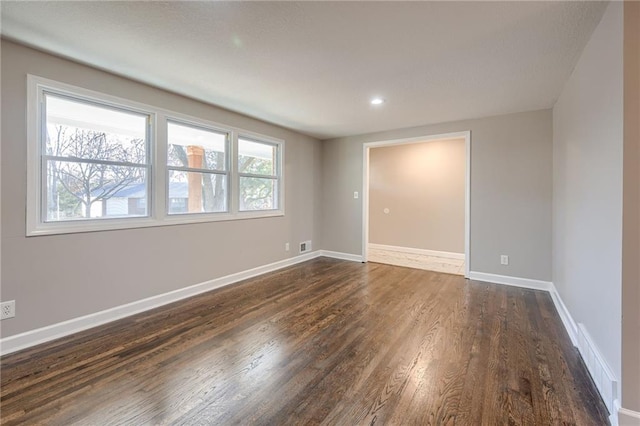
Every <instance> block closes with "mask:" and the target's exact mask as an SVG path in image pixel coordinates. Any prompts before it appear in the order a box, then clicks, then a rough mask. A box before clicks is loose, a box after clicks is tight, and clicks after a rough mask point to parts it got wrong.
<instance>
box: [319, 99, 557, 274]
mask: <svg viewBox="0 0 640 426" xmlns="http://www.w3.org/2000/svg"><path fill="white" fill-rule="evenodd" d="M465 130H470V131H471V236H470V240H471V253H470V267H471V271H474V272H485V273H493V274H500V275H508V276H514V277H520V278H529V279H538V280H545V281H550V280H551V194H552V191H551V185H552V177H551V164H552V161H551V155H552V154H551V152H552V126H551V110H541V111H533V112H526V113H518V114H508V115H501V116H495V117H488V118H483V119H477V120H465V121H458V122H452V123H443V124H437V125H429V126H422V127H413V128H409V129H402V130H394V131H388V132H380V133H374V134H368V135H360V136H352V137H346V138H340V139H332V140H327V141H325V142H324V146H323V196H322V208H323V210H322V221H323V222H322V223H323V232H324V235H323V244H324V245H323V248H325V249H327V250H335V251H340V252H345V253H352V254H361V253H362V202H361V201H362V200H361V199H354V198H353V192H354V191H362V174H363V171H362V170H363V162H362V157H363V145H362V144H363V143H365V142H374V141H385V140H392V139H403V138H412V137H419V136H426V135H436V134H443V133H450V132H459V131H465ZM501 254H507V255H509V256H510V259H509V260H510V264H509V265H508V266H502V265H500V255H501Z"/></svg>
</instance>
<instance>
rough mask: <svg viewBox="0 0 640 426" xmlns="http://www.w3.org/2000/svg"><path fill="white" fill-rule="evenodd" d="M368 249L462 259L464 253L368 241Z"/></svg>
mask: <svg viewBox="0 0 640 426" xmlns="http://www.w3.org/2000/svg"><path fill="white" fill-rule="evenodd" d="M369 248H370V249H376V250H387V251H397V252H399V253H409V254H420V255H423V256H435V257H444V258H447V259H460V260H464V253H452V252H448V251H437V250H425V249H418V248H411V247H399V246H388V245H384V244H373V243H369Z"/></svg>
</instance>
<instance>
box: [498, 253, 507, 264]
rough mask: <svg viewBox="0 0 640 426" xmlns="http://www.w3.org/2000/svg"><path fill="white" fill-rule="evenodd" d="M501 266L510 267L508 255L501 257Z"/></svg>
mask: <svg viewBox="0 0 640 426" xmlns="http://www.w3.org/2000/svg"><path fill="white" fill-rule="evenodd" d="M500 264H501V265H508V264H509V256H507V255H506V254H502V255H500Z"/></svg>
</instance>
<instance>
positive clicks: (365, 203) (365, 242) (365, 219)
mask: <svg viewBox="0 0 640 426" xmlns="http://www.w3.org/2000/svg"><path fill="white" fill-rule="evenodd" d="M461 138H464V141H465V142H464V144H465V185H464V188H465V190H464V198H465V200H464V276H465V278H469V271H470V265H471V250H470V234H471V131H470V130H467V131H462V132H453V133H441V134H436V135H425V136H418V137H413V138H405V139H392V140H384V141H376V142H365V143H364V144H363V146H362V149H363V155H362V159H363V167H362V173H363V175H362V261H363V262H367V260H368V246H369V151H370V150H371V148H380V147H383V146H396V145H408V144H415V143H422V142H430V141H436V140H447V139H461Z"/></svg>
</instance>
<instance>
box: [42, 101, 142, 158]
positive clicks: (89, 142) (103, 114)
mask: <svg viewBox="0 0 640 426" xmlns="http://www.w3.org/2000/svg"><path fill="white" fill-rule="evenodd" d="M45 99H46V110H47V117H46V119H47V125H46V128H47V135H46V139H47V140H46V144H45V145H46V146H45V154H47V155H55V156H59V157H73V158H83V159H93V160H107V161H120V162H129V163H138V164H146V163H147V147H146V138H147V135H146V129H147V126H146V123H147V118H148V116H146V115H142V114H136V113H130V112H125V111H120V110H115V109H111V108H107V107H100V106H97V105H93V104H88V103H84V102H80V101H75V100H72V99H66V98H62V97H57V96H55V95H51V94H46V95H45Z"/></svg>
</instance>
